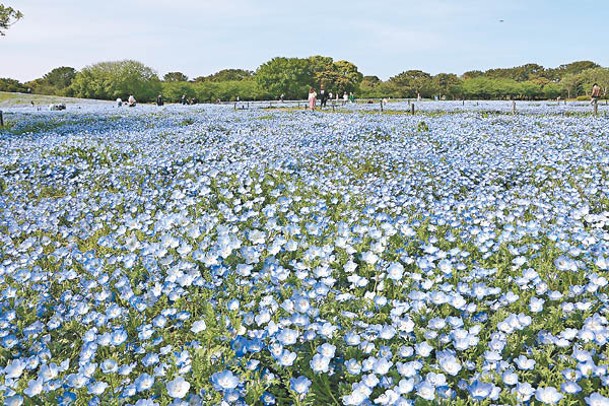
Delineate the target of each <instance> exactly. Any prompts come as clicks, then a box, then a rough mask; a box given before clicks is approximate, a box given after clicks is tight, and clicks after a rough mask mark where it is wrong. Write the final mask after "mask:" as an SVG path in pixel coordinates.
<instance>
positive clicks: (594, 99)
mask: <svg viewBox="0 0 609 406" xmlns="http://www.w3.org/2000/svg"><path fill="white" fill-rule="evenodd" d="M599 97H601V87H600V86H599V85H598V83H595V84H593V85H592V95H591V98H590V104H595V103H598V99H599Z"/></svg>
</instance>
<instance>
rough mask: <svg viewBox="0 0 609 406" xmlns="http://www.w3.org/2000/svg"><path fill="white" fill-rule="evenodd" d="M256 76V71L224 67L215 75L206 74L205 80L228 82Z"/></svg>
mask: <svg viewBox="0 0 609 406" xmlns="http://www.w3.org/2000/svg"><path fill="white" fill-rule="evenodd" d="M253 76H254V72H252V71H249V70H244V69H223V70H221V71H219V72H216V73H214V74H213V75H209V76H206V77H205V78H204V80H208V81H210V82H227V81H235V80H237V81H238V80H245V79H251V78H252V77H253Z"/></svg>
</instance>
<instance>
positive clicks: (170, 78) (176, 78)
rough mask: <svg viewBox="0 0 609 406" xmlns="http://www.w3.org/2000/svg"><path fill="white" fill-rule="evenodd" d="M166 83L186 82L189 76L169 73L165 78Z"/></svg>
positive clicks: (180, 73)
mask: <svg viewBox="0 0 609 406" xmlns="http://www.w3.org/2000/svg"><path fill="white" fill-rule="evenodd" d="M163 80H164V81H165V82H186V81H187V80H188V76H186V75H185V74H183V73H182V72H168V73H166V74H165V75H164V76H163Z"/></svg>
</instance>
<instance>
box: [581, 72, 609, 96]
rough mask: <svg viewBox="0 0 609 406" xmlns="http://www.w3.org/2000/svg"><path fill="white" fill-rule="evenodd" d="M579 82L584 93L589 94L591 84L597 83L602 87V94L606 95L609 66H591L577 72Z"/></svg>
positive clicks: (608, 85) (608, 82) (608, 83)
mask: <svg viewBox="0 0 609 406" xmlns="http://www.w3.org/2000/svg"><path fill="white" fill-rule="evenodd" d="M579 77H580V79H581V84H582V86H583V90H584V92H585V94H586V95H590V94H591V91H592V85H593V84H594V83H596V84H598V85H599V86H600V87H601V89H602V94H604V95H605V97H607V90H608V87H609V68H600V67H599V68H591V69H586V70H584V71H582V72H581V73H580V74H579Z"/></svg>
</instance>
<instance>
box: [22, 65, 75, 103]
mask: <svg viewBox="0 0 609 406" xmlns="http://www.w3.org/2000/svg"><path fill="white" fill-rule="evenodd" d="M75 77H76V69H74V68H71V67H68V66H62V67H59V68H55V69H53V70H51V71H50V72H49V73H47V74H45V75H44V76H43V77H42V78H39V79H36V80H33V81H31V82H28V83H27V86H28V87H29V88H31V89H32V92H34V93H38V94H52V95H58V96H72V95H73V91H72V88H71V87H70V85H71V84H72V81H74V78H75Z"/></svg>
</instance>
